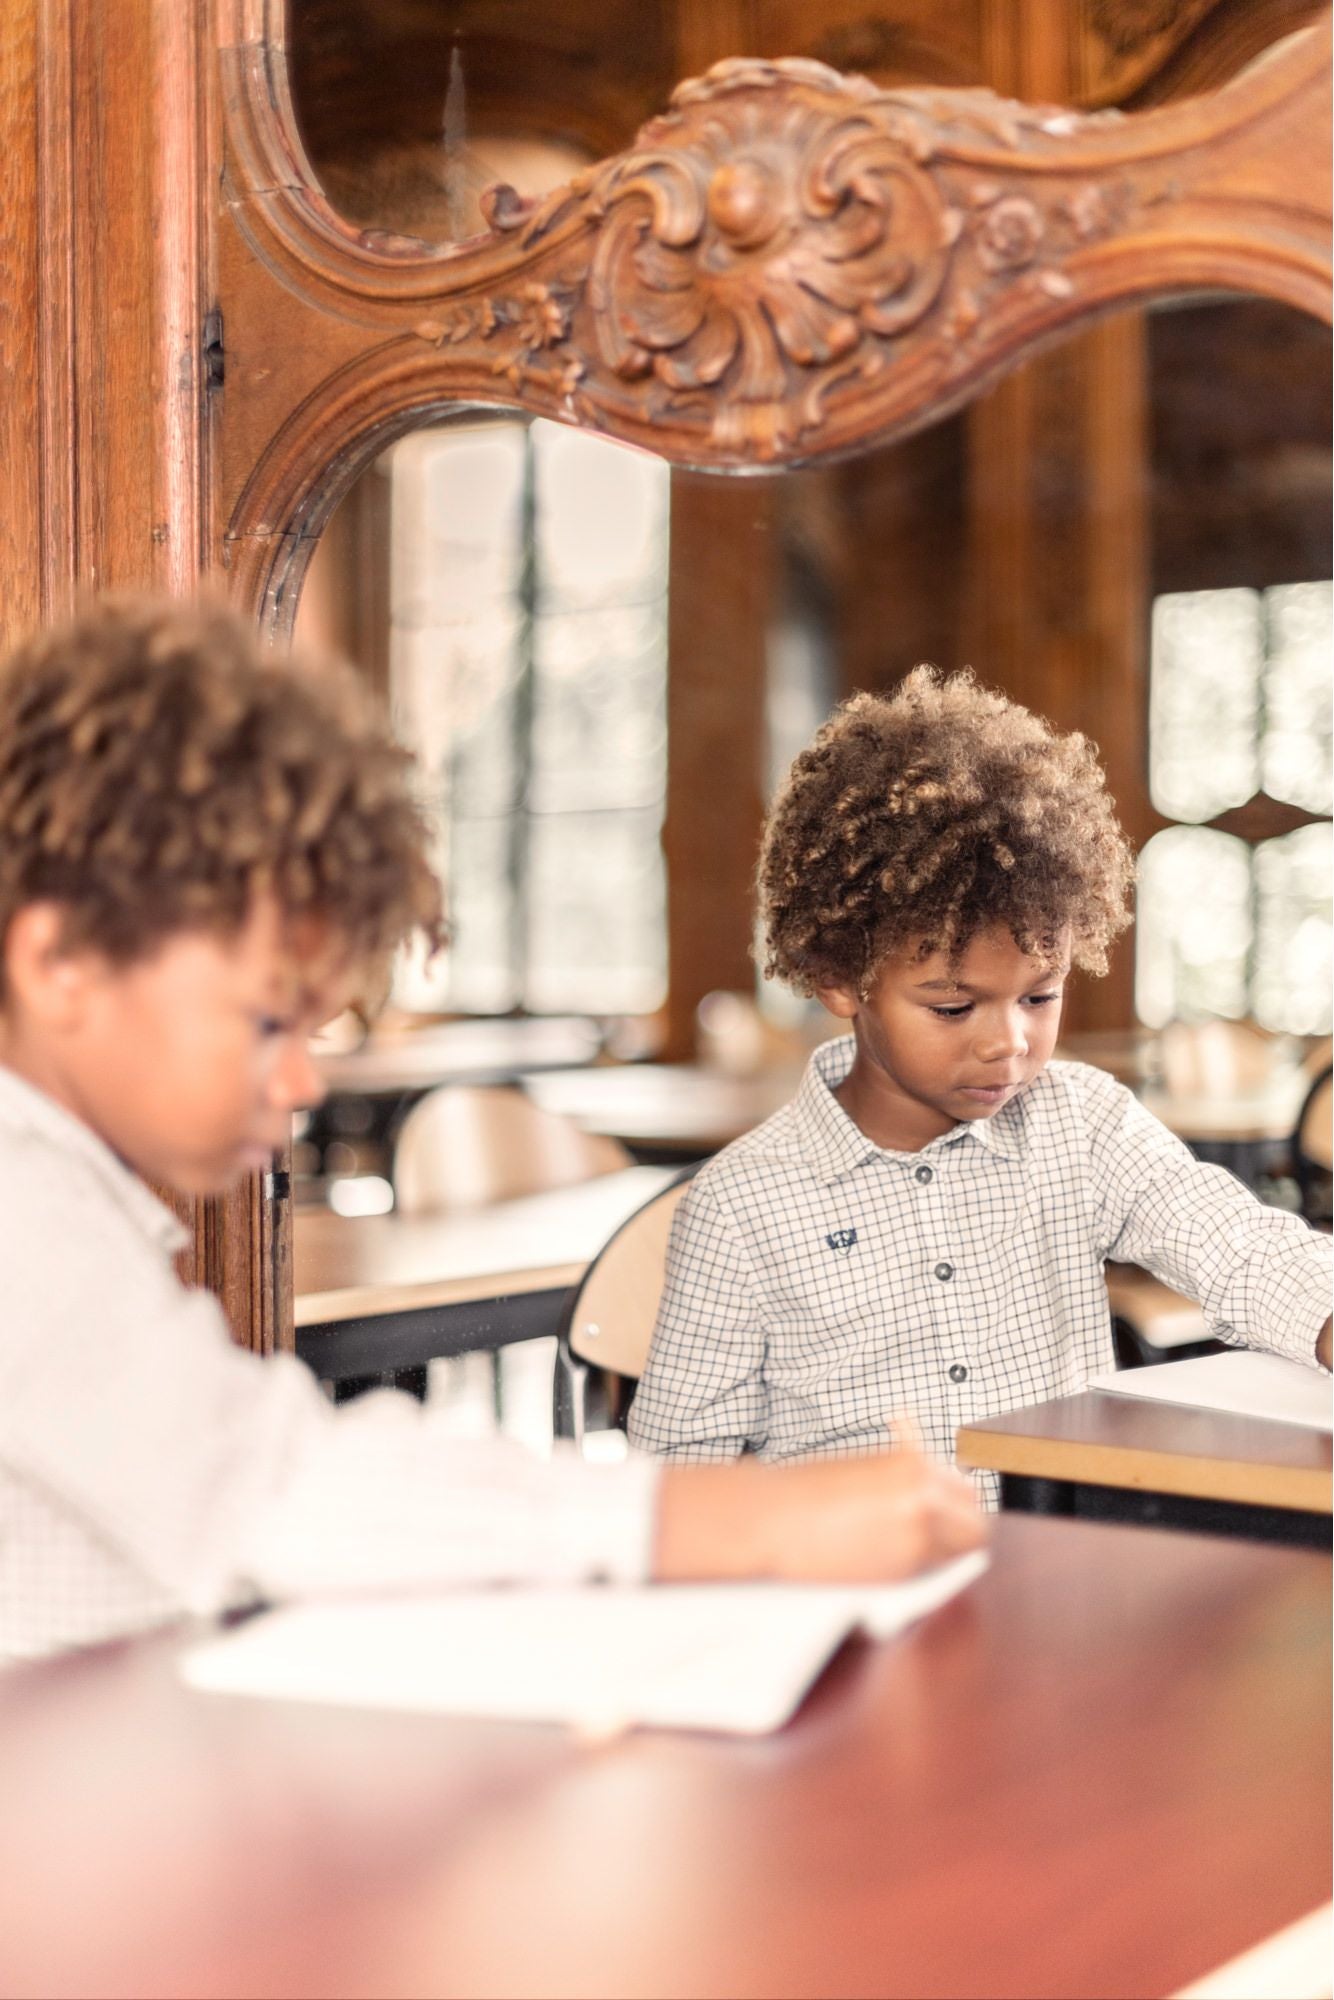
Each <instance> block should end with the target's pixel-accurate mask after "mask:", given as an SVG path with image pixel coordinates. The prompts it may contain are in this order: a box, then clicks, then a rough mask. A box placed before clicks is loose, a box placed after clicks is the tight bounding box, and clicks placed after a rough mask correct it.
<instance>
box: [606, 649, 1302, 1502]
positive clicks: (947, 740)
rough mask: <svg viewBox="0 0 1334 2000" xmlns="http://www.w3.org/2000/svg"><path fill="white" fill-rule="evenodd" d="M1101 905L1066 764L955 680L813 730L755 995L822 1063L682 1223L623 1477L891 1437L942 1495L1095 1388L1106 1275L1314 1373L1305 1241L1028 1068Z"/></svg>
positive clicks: (1001, 702) (1114, 926)
mask: <svg viewBox="0 0 1334 2000" xmlns="http://www.w3.org/2000/svg"><path fill="white" fill-rule="evenodd" d="M1132 874H1133V870H1132V862H1131V856H1130V851H1129V848H1128V846H1127V844H1126V841H1125V839H1124V838H1123V836H1122V834H1121V831H1120V829H1119V827H1118V826H1117V823H1116V819H1115V815H1114V813H1113V810H1112V805H1111V801H1110V800H1109V799H1108V797H1107V794H1106V791H1105V789H1104V781H1103V774H1102V772H1101V770H1100V768H1099V766H1098V762H1097V758H1096V755H1095V752H1094V750H1093V747H1092V746H1091V745H1090V744H1089V743H1087V742H1086V741H1085V739H1084V738H1083V737H1082V736H1079V735H1070V736H1057V735H1054V734H1053V733H1052V731H1051V730H1050V729H1049V728H1048V727H1047V725H1046V724H1045V723H1043V722H1042V721H1040V720H1039V719H1038V718H1037V717H1036V716H1033V715H1031V714H1029V713H1028V711H1027V710H1025V709H1023V708H1020V707H1018V706H1016V705H1015V704H1014V703H1013V702H1010V701H1007V700H1005V699H1004V698H1003V697H1002V696H1000V695H998V694H992V693H989V692H987V691H986V690H984V689H983V688H980V687H979V686H977V684H976V683H975V682H974V680H973V679H972V677H971V675H969V674H967V673H961V674H956V675H953V676H952V677H950V678H948V679H942V678H941V677H940V676H938V675H937V674H936V673H935V672H934V671H933V670H932V669H931V668H928V667H919V668H918V669H916V671H915V672H913V673H911V674H909V675H908V676H907V678H906V679H905V680H904V681H903V682H902V683H901V684H900V686H899V688H898V689H897V691H896V692H895V693H894V694H893V695H892V696H890V697H888V698H885V697H880V696H873V695H868V694H862V695H857V696H855V697H854V698H853V699H852V700H851V701H849V702H847V703H846V704H845V705H844V706H843V707H842V708H841V709H839V710H838V711H837V712H836V713H835V715H834V716H833V717H832V719H831V720H830V721H829V722H827V723H826V724H825V725H824V727H823V728H822V729H821V730H820V732H819V733H818V735H817V736H816V738H815V740H814V742H813V743H812V744H811V746H810V748H809V749H808V750H806V751H804V752H803V753H802V755H801V756H799V757H798V758H797V760H796V762H795V764H794V765H793V767H792V771H791V773H790V775H789V777H788V780H787V783H786V785H785V786H784V787H783V789H782V790H781V791H780V793H779V795H778V797H777V799H776V800H775V802H774V804H773V807H772V810H771V812H770V815H769V820H768V825H767V828H766V832H765V836H764V843H763V849H762V853H761V858H760V867H759V893H760V903H761V910H762V915H763V919H764V924H765V931H766V937H767V945H768V951H767V959H766V963H765V972H766V974H768V975H770V976H774V975H777V976H779V977H782V978H784V979H786V980H788V981H789V982H790V983H791V984H792V985H793V986H795V987H796V988H797V990H798V991H799V992H801V993H805V994H815V995H818V997H819V999H820V1000H821V1001H822V1002H823V1004H824V1005H825V1006H826V1007H827V1008H828V1009H829V1011H830V1012H831V1013H832V1014H834V1015H835V1016H836V1017H837V1018H839V1019H840V1020H843V1021H846V1022H847V1023H848V1024H849V1025H850V1027H851V1030H852V1032H851V1034H850V1035H848V1036H846V1037H844V1038H842V1039H840V1040H836V1041H833V1042H828V1043H826V1044H825V1045H824V1046H823V1047H822V1048H820V1049H817V1051H816V1052H815V1054H814V1055H813V1057H812V1058H811V1061H810V1063H809V1065H808V1067H807V1071H806V1075H805V1078H804V1081H803V1083H802V1085H801V1089H800V1090H799V1092H798V1094H797V1096H796V1097H795V1098H794V1099H793V1101H792V1102H791V1103H790V1104H788V1105H786V1106H785V1107H784V1108H783V1110H781V1111H780V1112H778V1113H777V1115H776V1116H775V1117H773V1118H771V1119H769V1120H768V1121H767V1123H765V1124H763V1125H761V1126H760V1127H758V1129H757V1130H755V1131H754V1132H751V1133H748V1134H747V1135H746V1136H745V1137H744V1138H742V1139H739V1140H737V1141H736V1142H735V1143H734V1144H733V1145H731V1146H729V1147H727V1148H726V1149H725V1150H724V1151H723V1152H722V1153H720V1154H719V1155H718V1157H717V1159H715V1160H713V1161H711V1162H710V1164H709V1165H708V1166H706V1167H705V1168H704V1169H703V1170H702V1172H701V1173H700V1174H699V1176H698V1177H697V1179H696V1180H695V1181H694V1183H693V1184H692V1187H691V1190H690V1193H689V1195H688V1196H687V1197H686V1199H685V1200H684V1201H683V1203H682V1205H681V1208H680V1210H679V1211H678V1216H677V1221H676V1226H675V1230H674V1234H673V1239H672V1244H671V1250H670V1255H669V1260H668V1275H667V1285H666V1289H665V1292H664V1296H663V1300H662V1306H661V1310H660V1312H659V1316H658V1323H657V1327H656V1330H655V1333H654V1339H653V1346H652V1350H651V1353H650V1357H649V1362H648V1367H647V1370H646V1372H645V1375H644V1377H643V1380H642V1382H641V1383H640V1386H639V1391H638V1394H637V1396H636V1398H635V1401H634V1405H633V1407H632V1410H631V1415H630V1436H631V1438H632V1440H633V1441H634V1442H635V1443H636V1444H637V1445H639V1446H641V1447H643V1448H645V1449H648V1450H652V1451H656V1452H659V1453H664V1454H668V1455H670V1456H671V1457H673V1458H678V1459H729V1458H733V1457H735V1456H737V1455H738V1454H740V1453H742V1452H749V1453H755V1454H757V1455H758V1456H759V1457H761V1458H764V1459H771V1460H787V1459H793V1458H798V1457H805V1456H812V1455H824V1456H840V1455H848V1454H855V1453H857V1452H860V1451H864V1450H865V1449H867V1447H868V1445H869V1444H870V1443H871V1442H872V1441H873V1440H875V1439H876V1438H878V1437H879V1435H880V1434H881V1432H882V1430H883V1426H884V1424H885V1420H886V1417H887V1415H888V1414H889V1413H890V1412H894V1413H903V1414H908V1415H911V1416H912V1417H913V1418H915V1420H916V1423H917V1426H918V1427H919V1429H920V1430H921V1432H922V1433H923V1435H924V1437H925V1440H926V1444H927V1447H928V1450H929V1451H930V1452H931V1453H932V1455H933V1456H935V1457H936V1458H937V1459H938V1460H939V1461H940V1462H942V1463H945V1464H949V1463H952V1462H953V1459H954V1441H955V1435H956V1433H957V1431H958V1429H959V1427H960V1426H961V1425H963V1424H967V1423H972V1422H976V1421H978V1420H979V1419H982V1418H985V1417H990V1416H995V1415H998V1414H999V1413H1000V1412H1002V1411H1004V1410H1008V1409H1013V1408H1015V1407H1016V1406H1017V1405H1021V1404H1025V1403H1040V1402H1045V1401H1047V1400H1048V1399H1049V1398H1051V1397H1055V1396H1065V1395H1070V1394H1072V1393H1073V1392H1075V1391H1077V1390H1079V1389H1081V1388H1083V1386H1084V1385H1085V1383H1086V1382H1087V1381H1088V1379H1089V1377H1090V1376H1091V1375H1094V1374H1097V1373H1098V1372H1099V1371H1100V1370H1103V1369H1107V1368H1110V1367H1112V1366H1114V1354H1113V1348H1112V1339H1111V1327H1110V1316H1109V1312H1108V1304H1107V1293H1106V1289H1105V1286H1104V1283H1103V1263H1104V1260H1106V1259H1108V1258H1118V1259H1124V1260H1126V1261H1128V1262H1132V1263H1136V1264H1143V1265H1145V1266H1147V1267H1148V1269H1149V1270H1151V1271H1153V1272H1155V1273H1156V1274H1157V1275H1158V1276H1159V1277H1161V1278H1163V1279H1165V1280H1166V1281H1167V1283H1169V1284H1171V1285H1174V1286H1176V1287H1178V1288H1179V1289H1180V1290H1182V1291H1185V1292H1188V1293H1189V1294H1190V1295H1191V1296H1192V1297H1194V1298H1197V1299H1198V1300H1199V1301H1200V1303H1201V1304H1202V1306H1203V1307H1204V1311H1205V1315H1206V1317H1207V1319H1208V1322H1209V1326H1210V1330H1211V1332H1213V1333H1214V1334H1216V1335H1217V1336H1218V1338H1219V1339H1220V1340H1224V1341H1232V1342H1236V1343H1239V1344H1242V1345H1248V1346H1255V1347H1266V1348H1270V1349H1272V1350H1273V1351H1274V1352H1276V1353H1280V1354H1287V1355H1290V1356H1292V1357H1293V1358H1295V1359H1297V1360H1300V1361H1306V1362H1310V1363H1312V1364H1313V1365H1314V1363H1315V1362H1316V1360H1317V1359H1318V1360H1319V1361H1320V1362H1321V1363H1322V1364H1323V1365H1324V1366H1325V1367H1326V1368H1328V1366H1329V1363H1330V1353H1329V1341H1330V1328H1329V1321H1328V1318H1327V1314H1328V1311H1329V1298H1330V1260H1329V1243H1328V1241H1327V1240H1326V1239H1324V1238H1321V1237H1318V1236H1316V1235H1315V1234H1314V1233H1313V1232H1312V1231H1311V1230H1310V1229H1308V1228H1307V1226H1306V1225H1305V1223H1303V1222H1301V1221H1299V1220H1298V1219H1297V1218H1295V1217H1293V1216H1289V1215H1284V1214H1280V1213H1278V1212H1277V1211H1275V1210H1273V1209H1269V1208H1265V1207H1263V1206H1262V1205H1261V1204H1260V1203H1259V1202H1258V1201H1257V1200H1256V1199H1255V1198H1254V1197H1253V1196H1252V1195H1251V1194H1249V1193H1248V1192H1247V1190H1246V1189H1245V1188H1244V1187H1243V1186H1242V1185H1241V1184H1240V1182H1238V1181H1236V1180H1235V1179H1234V1178H1233V1177H1232V1176H1231V1175H1230V1174H1228V1173H1226V1172H1224V1171H1223V1170H1222V1169H1221V1168H1218V1167H1208V1166H1201V1165H1200V1164H1199V1162H1198V1161H1196V1160H1195V1159H1194V1158H1193V1157H1192V1155H1191V1154H1190V1152H1189V1151H1188V1150H1187V1148H1186V1147H1185V1146H1184V1145H1183V1144H1182V1143H1181V1141H1180V1140H1179V1139H1176V1138H1174V1137H1173V1135H1172V1134H1171V1133H1170V1132H1168V1131H1167V1130H1166V1129H1165V1128H1164V1127H1163V1126H1162V1125H1160V1124H1159V1123H1158V1121H1157V1120H1156V1119H1154V1118H1153V1117H1151V1116H1150V1115H1149V1113H1148V1112H1146V1111H1145V1110H1144V1109H1143V1108H1142V1107H1141V1106H1140V1105H1139V1104H1138V1103H1137V1102H1136V1100H1135V1099H1134V1098H1133V1097H1132V1096H1131V1094H1130V1093H1129V1092H1128V1091H1127V1090H1125V1089H1123V1088H1122V1086H1121V1085H1120V1084H1118V1083H1116V1082H1114V1081H1113V1079H1112V1078H1111V1077H1110V1076H1108V1075H1106V1074H1105V1073H1104V1072H1103V1071H1100V1070H1097V1069H1091V1068H1088V1067H1086V1066H1085V1065H1083V1064H1081V1063H1066V1062H1052V1061H1051V1056H1052V1052H1053V1049H1054V1047H1055V1044H1056V1036H1057V1030H1058V1028H1059V1025H1060V1018H1061V1000H1062V993H1063V990H1064V984H1065V980H1066V977H1067V974H1068V973H1069V971H1070V968H1071V967H1072V966H1078V967H1081V968H1082V969H1084V970H1086V971H1089V972H1094V973H1100V972H1103V971H1105V970H1106V964H1107V946H1108V943H1109V942H1110V940H1111V939H1112V938H1113V937H1114V936H1115V935H1116V933H1117V932H1118V931H1119V930H1121V929H1122V928H1123V927H1124V925H1125V924H1126V923H1127V922H1128V920H1129V919H1128V915H1127V910H1126V903H1127V896H1128V892H1129V888H1130V884H1131V880H1132ZM1322 1322H1324V1324H1323V1327H1322ZM978 1486H979V1491H980V1493H981V1496H982V1497H983V1498H984V1499H985V1500H986V1501H987V1502H988V1504H991V1505H994V1504H995V1501H996V1486H997V1482H996V1480H995V1478H994V1475H990V1474H982V1475H979V1476H978Z"/></svg>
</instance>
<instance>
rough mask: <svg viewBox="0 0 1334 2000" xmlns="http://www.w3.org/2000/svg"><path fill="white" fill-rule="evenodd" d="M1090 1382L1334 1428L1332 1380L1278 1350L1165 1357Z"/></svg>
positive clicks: (1154, 1398)
mask: <svg viewBox="0 0 1334 2000" xmlns="http://www.w3.org/2000/svg"><path fill="white" fill-rule="evenodd" d="M1089 1388H1090V1389H1109V1390H1110V1391H1111V1392H1112V1394H1113V1395H1114V1396H1143V1397H1146V1398H1147V1399H1148V1400H1150V1401H1151V1402H1155V1403H1182V1404H1186V1405H1188V1406H1190V1407H1192V1408H1194V1409H1198V1410H1222V1411H1224V1412H1226V1413H1227V1414H1228V1415H1233V1416H1242V1417H1268V1418H1270V1419H1272V1420H1273V1421H1274V1422H1275V1423H1280V1424H1309V1425H1311V1426H1312V1427H1313V1428H1314V1429H1316V1430H1321V1431H1328V1430H1334V1382H1331V1378H1330V1377H1329V1376H1328V1375H1326V1374H1325V1372H1324V1370H1323V1369H1322V1368H1304V1367H1303V1366H1302V1364H1301V1362H1300V1361H1285V1360H1284V1359H1283V1358H1282V1356H1281V1355H1278V1354H1252V1353H1249V1352H1247V1351H1244V1350H1242V1351H1238V1352H1235V1353H1231V1354H1205V1355H1201V1356H1200V1358H1199V1359H1198V1360H1195V1361H1166V1362H1163V1363H1162V1364H1161V1365H1160V1366H1158V1367H1156V1368H1127V1369H1122V1370H1120V1371H1118V1372H1117V1373H1115V1374H1110V1375H1095V1376H1093V1378H1092V1379H1091V1381H1090V1382H1089Z"/></svg>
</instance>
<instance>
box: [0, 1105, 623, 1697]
mask: <svg viewBox="0 0 1334 2000" xmlns="http://www.w3.org/2000/svg"><path fill="white" fill-rule="evenodd" d="M183 1240H184V1235H183V1232H182V1231H181V1229H180V1227H179V1225H178V1224H177V1223H176V1221H175V1219H174V1218H173V1217H172V1216H171V1215H170V1214H169V1213H168V1211H167V1210H166V1209H165V1208H164V1207H163V1206H162V1204H161V1203H160V1202H159V1201H158V1200H157V1199H156V1198H155V1197H154V1196H153V1195H152V1194H151V1193H150V1192H149V1190H148V1189H147V1188H145V1187H144V1186H143V1184H142V1183H141V1182H140V1181H139V1180H137V1179H136V1178H135V1176H134V1175H133V1174H131V1173H130V1172H129V1171H128V1170H127V1169H126V1168H125V1167H124V1166H123V1165H122V1164H121V1163H120V1161H118V1160H117V1159H116V1158H115V1156H114V1155H113V1154H112V1153H111V1152H110V1151H109V1150H108V1149H107V1147H106V1146H104V1145H103V1144H102V1142H101V1141H100V1140H99V1139H98V1138H96V1137H95V1135H94V1134H93V1133H92V1132H91V1131H89V1130H88V1128H87V1127H86V1126H84V1125H82V1124H81V1123H80V1122H79V1121H78V1120H77V1119H75V1118H73V1117H72V1116H70V1115H69V1114H68V1113H67V1112H65V1111H63V1110H62V1109H61V1108H60V1107H59V1106H58V1105H56V1104H54V1103H53V1102H52V1101H51V1100H50V1099H49V1098H47V1097H45V1096H44V1095H43V1094H42V1093H41V1092H39V1091H36V1090H34V1089H32V1088H31V1087H30V1086H29V1085H27V1084H26V1083H24V1082H23V1081H21V1080H20V1079H19V1078H18V1077H16V1076H15V1075H13V1074H12V1072H10V1071H7V1070H5V1069H3V1068H0V1661H3V1660H5V1659H13V1658H16V1657H21V1656H29V1655H35V1654H41V1653H48V1652H53V1651H56V1650H58V1649H60V1648H62V1647H66V1646H72V1645H79V1644H88V1643H92V1642H94V1641H96V1640H100V1639H106V1638H110V1637H113V1636H117V1635H119V1634H123V1633H129V1632H135V1631H141V1630H144V1629H146V1628H147V1627H150V1626H154V1625H159V1624H162V1623H164V1622H166V1621H168V1620H172V1619H176V1618H179V1617H181V1616H182V1615H183V1614H187V1613H205V1614H208V1613H213V1612H216V1611H218V1610H220V1609H222V1608H224V1607H226V1606H228V1605H231V1604H235V1603H239V1602H244V1601H246V1600H248V1599H253V1598H255V1597H262V1598H288V1597H298V1596H303V1595H308V1594H311V1593H316V1592H324V1591H339V1590H347V1589H358V1588H364V1587H370V1588H375V1587H378V1586H384V1585H391V1586H392V1585H395V1584H402V1583H421V1582H429V1581H439V1582H442V1583H455V1582H457V1583H463V1582H468V1583H472V1582H478V1581H493V1580H494V1581H501V1580H510V1579H519V1578H533V1579H549V1580H553V1581H566V1580H571V1579H575V1578H581V1577H591V1576H605V1577H608V1578H613V1579H617V1580H626V1581H631V1580H637V1579H640V1578H642V1577H643V1575H644V1574H645V1572H646V1569H647V1566H648V1560H649V1547H650V1540H651V1533H652V1509H653V1485H654V1478H655V1474H656V1467H654V1466H653V1465H652V1464H651V1463H649V1462H647V1461H645V1460H643V1459H636V1458H634V1457H632V1458H631V1460H630V1461H629V1462H628V1463H626V1464H624V1465H619V1466H596V1467H595V1466H586V1465H583V1464H582V1463H579V1462H578V1461H575V1460H572V1459H571V1460H568V1461H566V1460H559V1459H558V1460H557V1461H555V1462H553V1463H551V1464H546V1463H543V1462H542V1461H541V1460H540V1459H538V1458H536V1457H534V1456H533V1455H532V1454H530V1453H528V1452H526V1451H524V1450H523V1449H522V1448H521V1447H519V1446H518V1445H514V1444H511V1443H509V1442H507V1441H505V1440H501V1439H487V1440H484V1441H481V1442H478V1443H469V1444H462V1443H459V1442H457V1441H454V1440H445V1439H444V1438H442V1436H441V1433H440V1429H439V1426H438V1424H437V1423H433V1421H432V1418H431V1413H430V1412H429V1411H427V1410H423V1409H422V1407H421V1406H420V1405H419V1404H417V1403H414V1402H413V1401H412V1400H411V1398H409V1397H407V1396H399V1395H395V1394H393V1393H377V1394H374V1395H370V1396H366V1397H363V1398H362V1399H361V1400H360V1401H358V1402H356V1403H351V1404H347V1405H345V1406H343V1407H342V1408H341V1409H337V1410H335V1409H334V1407H333V1406H332V1405H331V1404H330V1403H329V1402H328V1400H327V1399H326V1397H325V1396H324V1395H323V1394H322V1392H321V1391H320V1389H319V1387H318V1385H317V1384H316V1382H315V1380H314V1378H313V1377H312V1376H311V1375H310V1374H309V1372H308V1371H307V1370H306V1368H305V1367H304V1366H303V1365H302V1364H301V1363H300V1362H299V1361H296V1360H295V1359H294V1358H292V1357H291V1356H286V1355H280V1356H276V1357H275V1358H274V1359H273V1360H271V1361H260V1360H259V1359H258V1358H257V1357H256V1356H254V1355H252V1354H248V1353H246V1352H244V1351H243V1350H242V1349H240V1348H238V1347H236V1346H234V1345H233V1343H232V1342H231V1340H230V1339H229V1338H228V1335H227V1331H226V1327H225V1324H224V1321H223V1318H222V1314H221V1312H220V1310H219V1308H218V1305H217V1303H216V1301H215V1300H214V1299H213V1298H212V1297H211V1296H210V1295H209V1294H208V1293H206V1292H191V1291H187V1290H185V1289H184V1288H183V1287H182V1285H181V1284H180V1282H179V1280H178V1279H177V1277H176V1275H175V1272H174V1270H173V1268H172V1263H171V1259H172V1255H173V1253H174V1252H175V1251H176V1250H177V1249H178V1248H179V1247H180V1244H181V1243H182V1241H183Z"/></svg>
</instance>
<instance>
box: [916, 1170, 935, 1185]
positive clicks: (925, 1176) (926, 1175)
mask: <svg viewBox="0 0 1334 2000" xmlns="http://www.w3.org/2000/svg"><path fill="white" fill-rule="evenodd" d="M933 1178H934V1176H933V1174H932V1171H931V1169H930V1167H919V1168H918V1169H917V1172H916V1174H915V1175H914V1179H916V1180H919V1181H920V1182H921V1183H922V1186H923V1187H925V1186H926V1184H927V1182H928V1181H929V1180H931V1179H933Z"/></svg>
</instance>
